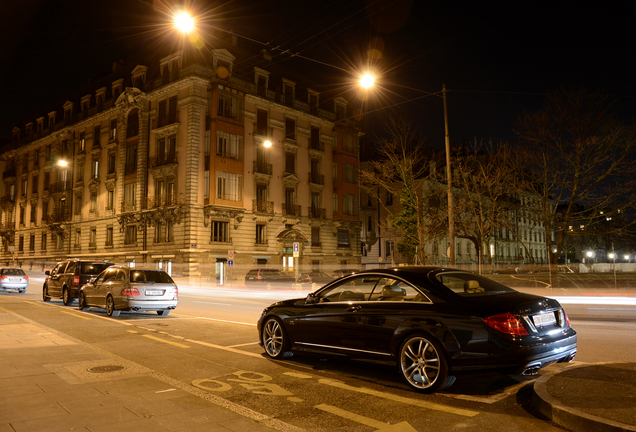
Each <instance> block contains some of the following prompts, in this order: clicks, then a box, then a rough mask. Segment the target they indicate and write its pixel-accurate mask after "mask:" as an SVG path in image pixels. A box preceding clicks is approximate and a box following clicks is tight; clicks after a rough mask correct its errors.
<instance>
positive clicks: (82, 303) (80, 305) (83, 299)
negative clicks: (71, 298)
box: [77, 291, 88, 310]
mask: <svg viewBox="0 0 636 432" xmlns="http://www.w3.org/2000/svg"><path fill="white" fill-rule="evenodd" d="M77 308H78V309H79V310H84V309H88V306H86V296H85V295H84V292H83V291H80V293H79V297H78V300H77Z"/></svg>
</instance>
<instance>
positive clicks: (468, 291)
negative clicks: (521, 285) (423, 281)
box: [435, 272, 516, 297]
mask: <svg viewBox="0 0 636 432" xmlns="http://www.w3.org/2000/svg"><path fill="white" fill-rule="evenodd" d="M435 278H436V279H437V280H438V282H440V283H441V284H442V285H444V286H445V287H446V288H448V289H450V290H451V291H453V292H454V293H455V294H458V295H460V296H462V297H478V296H486V295H493V294H509V293H513V292H516V291H515V290H514V289H512V288H510V287H507V286H506V285H503V284H500V283H499V282H495V281H494V280H492V279H488V278H485V277H483V276H479V275H476V274H473V273H467V272H444V273H438V274H437V275H435Z"/></svg>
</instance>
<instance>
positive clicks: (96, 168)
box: [82, 159, 99, 179]
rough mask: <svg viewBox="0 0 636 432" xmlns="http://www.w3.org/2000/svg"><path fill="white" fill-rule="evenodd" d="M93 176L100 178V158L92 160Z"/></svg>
mask: <svg viewBox="0 0 636 432" xmlns="http://www.w3.org/2000/svg"><path fill="white" fill-rule="evenodd" d="M82 169H83V168H82ZM91 178H94V179H96V178H99V159H93V160H92V161H91Z"/></svg>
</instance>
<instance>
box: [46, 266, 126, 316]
mask: <svg viewBox="0 0 636 432" xmlns="http://www.w3.org/2000/svg"><path fill="white" fill-rule="evenodd" d="M112 265H113V263H112V262H108V261H92V260H82V259H70V260H65V261H60V262H59V263H57V265H56V266H55V267H53V270H51V271H48V270H47V271H46V272H44V274H46V275H47V278H46V279H45V280H44V286H43V287H42V300H44V301H49V300H51V298H52V297H55V298H61V299H62V300H63V301H64V304H65V305H66V306H68V305H70V304H71V303H73V300H74V299H76V298H77V295H78V293H79V289H80V287H81V286H82V285H84V284H85V283H87V282H88V281H89V280H91V278H93V277H94V276H97V275H98V274H100V273H101V272H102V270H104V269H105V268H107V267H110V266H112Z"/></svg>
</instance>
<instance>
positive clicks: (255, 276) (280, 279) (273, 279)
mask: <svg viewBox="0 0 636 432" xmlns="http://www.w3.org/2000/svg"><path fill="white" fill-rule="evenodd" d="M295 282H296V280H295V279H294V277H293V276H288V275H286V274H285V273H283V272H282V271H280V270H276V269H268V268H264V269H254V270H250V271H249V272H247V274H246V275H245V286H263V287H267V288H271V287H284V286H286V287H290V286H292V285H293V284H294V283H295Z"/></svg>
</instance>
